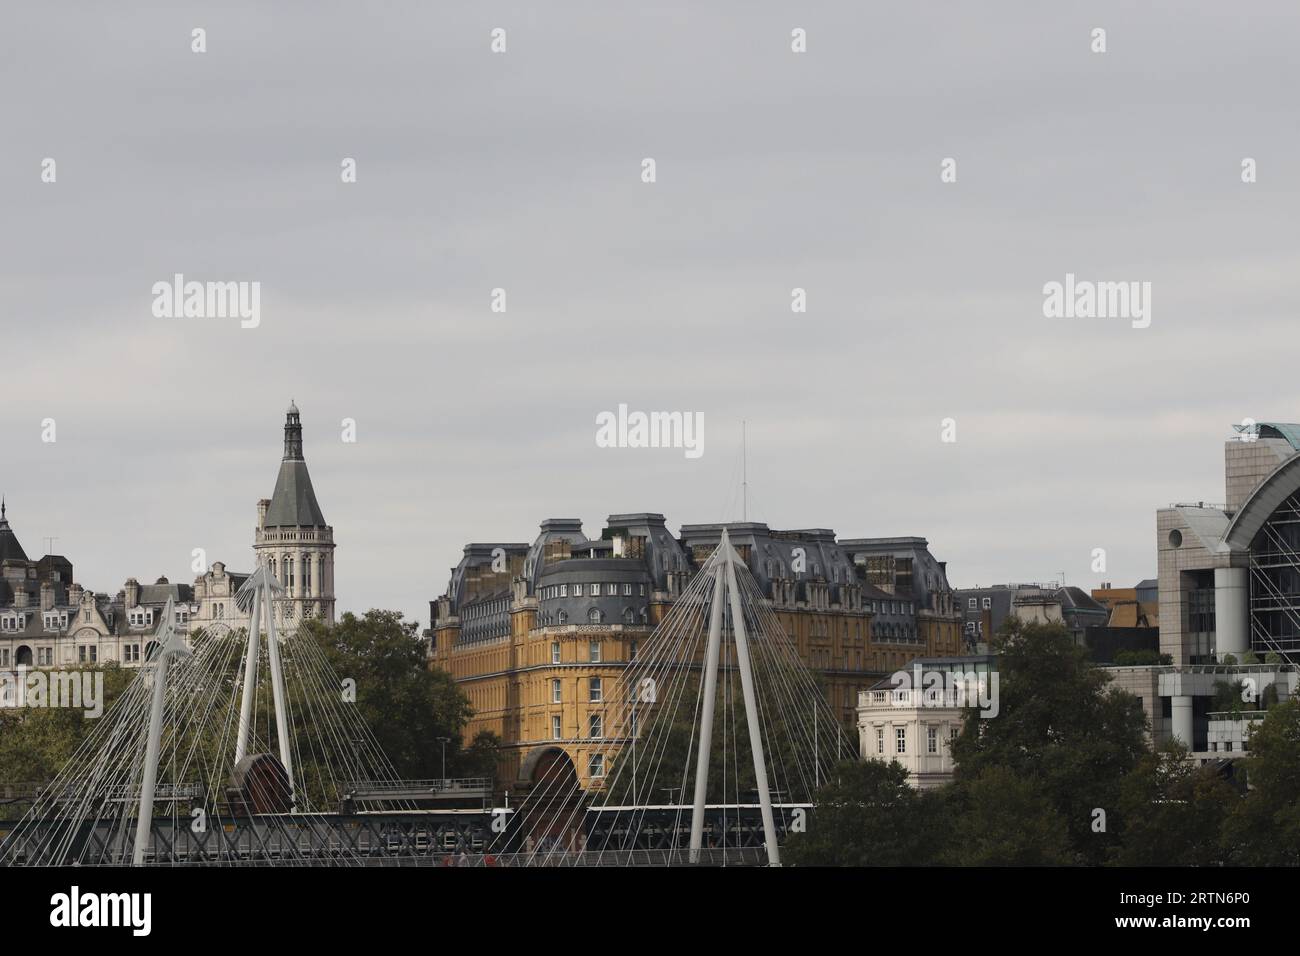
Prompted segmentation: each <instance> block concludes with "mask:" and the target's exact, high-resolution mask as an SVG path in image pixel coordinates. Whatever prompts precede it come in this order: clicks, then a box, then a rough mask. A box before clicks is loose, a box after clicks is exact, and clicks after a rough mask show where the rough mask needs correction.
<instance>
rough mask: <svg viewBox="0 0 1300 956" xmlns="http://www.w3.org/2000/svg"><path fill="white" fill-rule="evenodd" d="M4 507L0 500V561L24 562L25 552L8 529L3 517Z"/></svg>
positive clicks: (12, 532) (7, 522) (6, 520)
mask: <svg viewBox="0 0 1300 956" xmlns="http://www.w3.org/2000/svg"><path fill="white" fill-rule="evenodd" d="M5 511H6V505H5V501H4V499H3V498H0V561H10V560H13V561H26V560H27V552H26V551H24V550H23V546H22V545H21V544H19V543H18V537H17V535H15V534H14V531H13V529H12V528H11V527H9V519H8V518H7V517H6V516H5Z"/></svg>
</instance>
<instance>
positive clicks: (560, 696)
mask: <svg viewBox="0 0 1300 956" xmlns="http://www.w3.org/2000/svg"><path fill="white" fill-rule="evenodd" d="M563 700H564V688H563V687H562V686H561V685H560V679H559V678H558V677H557V678H555V680H553V681H551V703H553V704H559V703H561V702H563Z"/></svg>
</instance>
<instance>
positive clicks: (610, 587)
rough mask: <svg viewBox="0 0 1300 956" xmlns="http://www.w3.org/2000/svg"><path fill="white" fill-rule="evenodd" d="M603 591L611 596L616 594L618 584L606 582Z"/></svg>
mask: <svg viewBox="0 0 1300 956" xmlns="http://www.w3.org/2000/svg"><path fill="white" fill-rule="evenodd" d="M605 593H606V594H608V595H609V596H610V597H613V596H614V595H616V594H618V585H617V584H614V583H613V582H610V583H609V584H606V585H605Z"/></svg>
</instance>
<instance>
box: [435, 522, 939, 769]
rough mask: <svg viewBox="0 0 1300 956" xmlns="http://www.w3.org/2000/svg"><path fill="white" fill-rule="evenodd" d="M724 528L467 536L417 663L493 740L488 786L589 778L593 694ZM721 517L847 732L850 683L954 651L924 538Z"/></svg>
mask: <svg viewBox="0 0 1300 956" xmlns="http://www.w3.org/2000/svg"><path fill="white" fill-rule="evenodd" d="M723 527H724V525H721V524H708V525H686V526H684V527H683V528H682V529H681V534H680V536H679V537H674V536H673V535H672V534H670V533H669V531H668V529H667V527H666V524H665V521H664V517H663V515H659V514H653V513H647V512H641V513H636V514H621V515H611V516H610V517H609V519H608V520H607V523H606V527H605V529H604V531H603V532H602V534H601V536H600V537H599V538H596V539H588V538H587V537H586V536H585V535H584V534H583V531H582V523H581V521H578V520H576V519H556V518H553V519H549V520H547V521H544V522H542V525H541V531H540V534H539V535H538V537H537V539H536V540H535V541H534V542H533V543H532V544H521V543H502V544H492V543H487V544H470V545H467V546H466V548H465V552H464V556H463V558H462V559H461V562H460V563H459V564H458V565H457V566H456V567H455V568H454V569H453V570H452V577H451V582H450V584H449V586H448V589H447V593H446V594H444V595H443V596H442V597H440V598H438V599H437V600H435V601H433V602H431V607H430V617H431V621H432V626H431V627H430V629H429V636H430V665H431V666H434V667H440V668H443V669H444V670H446V671H448V672H449V673H450V674H451V675H452V677H454V678H455V679H456V681H457V682H458V683H459V684H460V685H461V687H462V688H463V689H464V691H465V692H466V694H467V696H468V697H469V700H470V704H471V706H472V707H473V708H474V717H473V718H472V720H471V721H470V724H469V726H468V727H467V728H466V731H465V737H466V741H468V740H470V739H472V738H473V736H474V735H475V734H477V733H478V732H480V731H483V730H490V731H492V732H494V733H496V734H497V735H498V736H499V737H500V738H501V740H502V748H501V763H500V767H499V772H498V783H499V785H500V786H502V787H503V788H505V789H508V790H519V789H527V788H528V787H530V786H532V785H533V784H535V783H537V782H538V781H539V780H541V779H543V778H544V777H546V776H547V775H548V774H554V773H563V774H568V773H572V774H574V775H575V776H576V777H577V779H578V780H579V781H580V783H581V784H582V785H583V786H584V787H589V786H592V785H593V784H598V783H599V781H600V780H601V778H603V777H604V775H605V773H606V772H607V770H608V769H609V768H608V767H606V766H605V759H606V756H605V755H606V754H607V753H608V752H609V750H610V737H609V736H608V735H609V734H612V733H613V732H614V728H608V727H605V726H603V723H602V722H603V720H604V719H605V718H604V717H603V712H604V708H603V707H602V703H603V702H604V701H605V700H606V697H607V695H609V694H610V693H611V692H612V690H613V688H614V686H615V684H616V682H617V681H618V680H619V679H620V677H621V675H622V673H623V670H624V669H625V668H626V667H627V665H628V664H629V662H631V661H633V660H634V659H635V658H636V654H637V646H638V643H644V642H645V641H646V639H647V638H649V636H650V634H651V633H652V632H653V631H654V628H655V626H656V625H657V624H658V623H659V622H660V621H661V620H662V619H663V618H664V616H665V615H666V614H667V613H668V611H669V609H670V608H671V607H672V606H673V603H674V601H676V599H677V597H678V596H679V595H680V594H682V593H683V591H685V589H686V588H687V587H688V586H689V584H690V581H691V580H692V578H693V576H694V573H695V568H697V567H698V566H699V565H700V564H701V563H702V562H703V561H704V560H705V559H706V558H707V557H708V555H709V554H710V553H712V551H713V550H714V548H716V547H717V544H718V541H719V539H720V537H721V534H722V529H723ZM725 527H726V529H727V531H728V534H729V535H730V538H731V541H732V543H733V545H735V547H736V549H737V551H738V552H739V553H740V555H741V557H742V559H743V560H744V561H745V563H746V565H747V566H748V568H749V569H750V572H751V573H752V574H753V576H754V578H755V579H756V580H757V582H758V583H759V585H760V586H761V587H762V589H763V593H764V595H765V597H766V599H767V600H768V601H769V602H770V605H771V609H772V611H773V613H774V614H775V615H776V617H777V618H778V620H779V621H780V623H781V626H782V627H783V628H784V629H785V631H786V633H787V634H789V635H790V636H791V637H792V639H793V640H794V643H795V645H796V647H797V648H798V651H799V654H800V656H801V657H802V659H803V660H804V661H805V662H806V663H807V664H808V665H809V667H810V668H812V669H813V670H814V672H816V674H817V675H818V677H819V679H820V681H821V683H822V685H823V687H824V689H825V692H826V695H827V702H828V703H829V704H830V706H831V707H832V709H833V710H834V711H835V712H836V713H837V714H838V715H839V716H840V719H841V721H842V723H843V726H844V729H845V732H846V733H847V735H848V737H849V739H850V740H855V739H856V725H857V712H856V708H857V702H858V700H857V694H858V691H859V690H862V689H864V688H866V687H869V686H870V685H871V684H874V683H875V682H876V681H877V680H879V679H880V677H881V676H883V675H885V674H887V673H892V672H893V671H894V670H896V669H898V668H901V667H903V666H905V665H906V664H907V663H908V662H910V661H911V660H912V659H913V658H915V657H923V656H936V655H943V654H950V653H957V652H958V647H959V644H960V633H961V631H960V621H961V618H960V615H959V614H956V613H954V612H953V606H952V599H951V595H950V594H949V589H948V584H947V579H946V576H945V575H944V574H943V566H942V565H941V564H939V563H938V562H934V560H933V558H930V557H929V552H928V550H925V548H924V545H925V542H924V539H920V538H909V539H857V540H855V541H854V542H852V543H851V544H852V546H851V547H849V546H847V545H848V544H849V543H848V542H838V543H837V542H836V540H835V535H834V533H833V532H831V531H829V530H826V529H811V530H802V531H773V530H771V529H769V528H768V527H767V526H766V525H765V524H761V523H758V522H745V523H735V524H728V525H726V526H725ZM900 541H901V542H907V544H906V545H903V546H901V551H900V556H898V559H897V560H896V561H895V562H893V563H891V562H879V561H877V562H874V563H875V564H876V565H879V567H876V568H875V569H874V572H873V573H872V574H871V575H870V580H868V577H869V575H868V560H867V558H868V557H869V556H870V555H874V554H876V550H877V549H878V547H879V545H880V543H881V542H900ZM916 542H920V544H921V550H922V551H924V555H925V556H926V558H928V563H927V565H926V570H927V572H928V573H929V581H928V582H927V583H928V585H929V586H928V587H925V588H920V587H917V584H918V583H920V582H918V581H916V580H915V579H914V574H913V573H912V567H913V562H914V561H915V560H916V559H915V557H914V556H913V552H914V551H915V549H916ZM895 550H900V548H899V546H895ZM886 566H887V567H889V568H893V571H894V573H893V575H892V576H890V575H889V574H887V573H885V570H886ZM900 568H901V569H902V570H903V572H904V573H899V569H900ZM936 571H937V572H938V573H937V574H936V573H935V572H936ZM873 622H878V623H877V624H876V626H875V627H874V628H873ZM876 631H879V633H876Z"/></svg>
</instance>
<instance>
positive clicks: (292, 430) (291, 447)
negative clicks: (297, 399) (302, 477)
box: [284, 399, 303, 461]
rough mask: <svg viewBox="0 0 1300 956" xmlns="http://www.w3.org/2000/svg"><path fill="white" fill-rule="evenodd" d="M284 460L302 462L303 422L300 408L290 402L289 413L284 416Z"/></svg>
mask: <svg viewBox="0 0 1300 956" xmlns="http://www.w3.org/2000/svg"><path fill="white" fill-rule="evenodd" d="M284 460H285V461H302V460H303V458H302V422H301V421H299V419H298V406H297V405H295V404H294V402H293V400H292V399H290V400H289V411H287V412H286V413H285V416H284Z"/></svg>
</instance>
